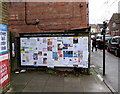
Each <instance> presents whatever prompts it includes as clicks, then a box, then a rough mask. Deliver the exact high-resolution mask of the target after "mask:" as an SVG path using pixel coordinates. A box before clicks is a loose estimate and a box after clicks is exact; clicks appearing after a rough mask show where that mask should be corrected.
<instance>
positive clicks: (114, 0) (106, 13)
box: [89, 0, 120, 24]
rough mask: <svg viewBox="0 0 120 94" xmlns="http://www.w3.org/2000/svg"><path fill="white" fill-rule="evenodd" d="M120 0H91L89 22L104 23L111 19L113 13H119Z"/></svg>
mask: <svg viewBox="0 0 120 94" xmlns="http://www.w3.org/2000/svg"><path fill="white" fill-rule="evenodd" d="M118 2H120V0H89V23H90V24H102V23H103V21H106V20H110V18H111V17H112V14H113V13H118Z"/></svg>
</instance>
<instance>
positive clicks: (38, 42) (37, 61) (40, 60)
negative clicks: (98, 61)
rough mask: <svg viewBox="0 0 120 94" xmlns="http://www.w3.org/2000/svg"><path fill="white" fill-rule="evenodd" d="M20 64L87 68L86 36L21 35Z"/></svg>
mask: <svg viewBox="0 0 120 94" xmlns="http://www.w3.org/2000/svg"><path fill="white" fill-rule="evenodd" d="M20 52H21V54H20V55H21V66H47V67H74V66H77V67H81V68H88V58H89V51H88V36H68V37H66V36H65V37H64V36H61V37H59V36H58V37H56V36H53V37H52V36H51V37H50V36H49V37H21V38H20Z"/></svg>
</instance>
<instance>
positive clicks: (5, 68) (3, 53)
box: [0, 24, 9, 88]
mask: <svg viewBox="0 0 120 94" xmlns="http://www.w3.org/2000/svg"><path fill="white" fill-rule="evenodd" d="M7 49H8V48H7V26H6V25H3V24H0V88H1V87H3V86H4V85H6V84H7V83H8V82H9V62H8V50H7Z"/></svg>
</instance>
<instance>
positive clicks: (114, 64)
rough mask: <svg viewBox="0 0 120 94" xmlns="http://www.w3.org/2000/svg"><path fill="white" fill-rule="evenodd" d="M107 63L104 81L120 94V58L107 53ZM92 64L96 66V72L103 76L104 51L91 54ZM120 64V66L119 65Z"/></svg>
mask: <svg viewBox="0 0 120 94" xmlns="http://www.w3.org/2000/svg"><path fill="white" fill-rule="evenodd" d="M105 56H106V58H105V59H106V62H105V76H104V77H103V78H104V80H105V81H106V82H107V83H108V84H109V85H110V86H112V88H113V89H114V90H115V91H117V92H119V93H120V91H118V90H120V89H118V88H119V86H120V85H118V84H119V83H118V82H120V81H118V77H119V75H118V66H119V65H120V64H119V61H120V58H119V57H116V56H115V55H113V54H111V53H108V52H107V51H106V55H105ZM91 64H94V65H95V69H96V71H97V72H98V73H99V74H101V76H102V75H103V51H102V50H99V49H98V51H94V52H91ZM118 64H119V65H118Z"/></svg>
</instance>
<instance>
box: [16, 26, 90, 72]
mask: <svg viewBox="0 0 120 94" xmlns="http://www.w3.org/2000/svg"><path fill="white" fill-rule="evenodd" d="M19 36H20V37H19V38H18V40H19V48H17V49H19V51H18V53H19V56H18V57H17V58H18V59H19V62H18V65H19V67H20V68H28V67H29V68H35V67H34V66H21V55H20V38H29V37H68V36H69V37H70V36H71V37H74V36H81V37H84V36H87V37H88V52H89V56H88V68H85V69H86V70H87V74H89V73H90V49H91V46H90V45H91V42H90V41H91V38H90V27H89V28H83V29H73V30H65V31H64V32H40V33H38V32H37V33H36V32H33V33H20V34H19ZM39 67H45V66H39ZM75 67H76V66H75ZM60 68H61V67H60ZM63 68H65V67H63Z"/></svg>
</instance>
